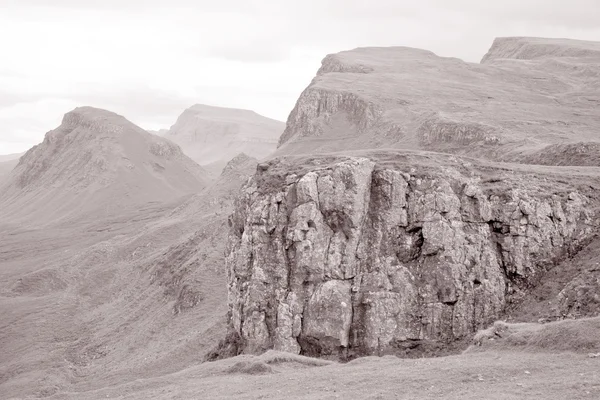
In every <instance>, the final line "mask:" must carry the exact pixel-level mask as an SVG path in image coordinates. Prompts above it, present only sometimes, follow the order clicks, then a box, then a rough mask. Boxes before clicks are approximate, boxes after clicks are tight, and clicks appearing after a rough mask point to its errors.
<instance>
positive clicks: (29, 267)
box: [0, 110, 257, 398]
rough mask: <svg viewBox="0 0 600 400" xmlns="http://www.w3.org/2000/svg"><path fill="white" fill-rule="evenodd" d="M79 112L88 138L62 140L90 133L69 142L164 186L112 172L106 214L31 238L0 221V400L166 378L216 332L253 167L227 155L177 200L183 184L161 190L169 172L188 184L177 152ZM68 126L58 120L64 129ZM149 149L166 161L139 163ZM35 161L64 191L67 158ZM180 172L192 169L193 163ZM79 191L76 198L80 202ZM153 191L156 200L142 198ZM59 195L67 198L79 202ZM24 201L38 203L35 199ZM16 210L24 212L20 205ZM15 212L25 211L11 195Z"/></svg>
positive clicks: (34, 231)
mask: <svg viewBox="0 0 600 400" xmlns="http://www.w3.org/2000/svg"><path fill="white" fill-rule="evenodd" d="M88 111H89V112H90V113H92V115H89V113H88ZM81 112H84V114H86V115H87V117H89V118H91V119H92V120H93V121H95V122H94V123H93V124H92V125H94V124H97V125H98V126H97V129H96V128H94V129H92V128H91V127H89V126H88V125H90V123H88V122H78V123H77V126H78V127H77V128H75V131H78V132H77V133H72V134H67V136H72V135H76V136H79V135H83V136H85V135H93V136H94V138H89V137H88V138H86V139H83V140H85V141H89V143H88V144H89V149H90V150H91V152H92V153H93V156H94V155H99V154H103V156H104V157H107V158H108V157H109V156H108V154H106V153H105V151H108V150H110V151H111V152H116V151H117V150H118V152H117V153H116V154H117V156H118V157H110V158H109V160H110V162H112V163H117V164H118V163H119V162H120V161H119V158H121V156H122V154H126V155H127V156H128V158H129V159H130V160H132V161H131V162H132V164H133V163H134V162H135V164H134V165H135V168H133V170H134V171H135V170H136V169H141V170H142V172H144V171H146V169H145V168H142V167H143V162H141V161H144V162H146V161H149V160H151V161H153V162H160V163H161V165H163V167H164V170H161V171H162V173H164V174H168V175H166V177H165V179H171V180H173V182H172V183H168V184H169V185H170V186H166V185H167V183H165V182H162V179H159V180H158V181H156V179H157V176H155V175H154V174H150V175H149V176H146V177H145V178H144V177H143V176H140V174H136V175H134V176H133V177H128V176H127V174H128V173H129V172H130V171H129V170H123V169H119V170H118V171H119V173H118V174H117V176H112V175H110V176H109V178H110V179H111V180H109V178H106V180H107V181H108V183H107V186H106V187H105V188H104V189H102V190H106V191H107V194H110V195H112V196H113V197H112V198H111V199H109V200H107V202H108V201H109V202H110V204H120V206H119V207H118V208H116V209H113V210H112V211H111V212H110V213H108V212H107V213H102V212H98V210H96V209H95V208H94V207H86V208H85V210H86V212H85V213H83V214H77V218H69V219H64V218H63V219H58V220H57V219H54V220H53V222H54V223H52V224H45V225H44V226H43V229H39V227H40V223H39V221H38V220H35V219H24V220H20V221H18V222H19V223H15V220H14V219H11V218H8V217H9V216H7V217H6V218H5V217H4V216H2V217H1V218H0V265H1V268H0V320H2V321H3V322H4V324H3V327H2V340H1V346H2V350H3V356H2V357H1V358H0V393H2V397H3V398H26V397H36V398H37V397H48V396H52V395H54V394H56V395H58V396H59V397H60V396H62V395H64V394H66V393H67V392H70V393H78V395H77V396H78V397H79V398H94V397H97V396H96V395H94V394H90V393H84V392H93V391H95V390H98V389H101V388H102V387H105V386H113V387H114V386H119V385H121V384H124V383H127V382H130V381H132V380H137V379H142V380H144V379H149V378H151V377H156V376H165V375H168V374H171V373H176V372H177V371H179V370H182V369H184V368H187V367H188V366H190V365H194V364H197V363H199V362H201V360H202V359H203V357H204V354H206V353H207V352H208V351H209V350H210V349H211V348H213V347H214V346H215V345H216V344H217V343H218V340H219V338H220V335H221V333H222V332H223V331H224V330H225V314H226V312H227V288H226V270H225V269H224V268H223V253H224V249H225V244H226V238H227V229H224V227H225V226H227V218H228V216H229V215H230V214H231V212H232V211H233V201H234V199H235V197H236V196H237V195H238V193H239V188H240V186H241V185H242V183H244V182H245V181H247V180H248V177H249V176H250V175H251V174H252V173H253V172H254V171H255V170H256V165H257V161H256V160H255V159H252V158H251V157H248V156H246V155H244V154H240V155H238V156H236V157H234V159H232V160H230V162H229V163H228V164H227V165H226V167H225V168H224V171H223V173H222V174H221V175H220V176H219V177H217V179H216V180H215V181H214V182H207V183H206V187H205V188H204V189H200V190H198V192H195V193H191V194H190V190H189V189H188V185H187V182H184V183H186V185H185V186H183V187H181V188H180V187H179V186H175V185H177V184H178V181H177V179H175V178H177V177H174V176H172V175H171V173H173V174H175V173H177V174H187V173H189V171H187V170H186V169H184V168H183V167H182V166H181V165H179V167H176V164H177V163H180V164H183V165H184V166H186V165H187V164H188V163H192V162H191V161H190V160H187V158H185V156H181V154H179V153H178V152H179V150H178V147H177V146H175V145H173V144H172V143H170V142H168V141H166V140H164V139H156V138H150V141H149V142H148V136H147V135H148V134H145V133H143V132H138V131H137V129H134V128H133V127H132V126H131V125H130V124H129V123H127V122H125V121H124V119H122V118H121V117H118V116H115V115H114V114H112V113H107V112H105V111H99V110H76V112H75V114H79V113H81ZM72 117H75V116H73V115H71V114H68V115H67V116H66V117H65V119H67V120H70V119H71V118H72ZM77 118H79V117H77ZM107 118H108V120H110V121H111V124H110V126H107V125H106V124H107V123H108V122H107ZM99 121H102V124H100V123H99ZM82 125H83V126H82ZM100 125H102V127H100ZM66 126H69V127H70V126H71V125H69V124H67V123H63V125H62V126H61V128H59V129H58V130H56V131H54V132H55V133H53V134H49V136H50V137H51V139H50V140H51V142H52V143H56V141H57V140H59V139H58V137H57V136H61V137H62V135H63V134H65V132H66V131H69V130H70V128H68V129H67V128H66ZM115 126H117V127H121V128H124V130H123V131H122V132H120V133H118V135H124V134H126V135H129V136H130V137H129V138H128V139H129V140H130V141H131V142H132V144H133V145H134V146H132V147H133V148H134V150H135V152H134V153H135V154H136V157H137V158H136V159H133V156H132V153H131V149H130V148H129V147H128V145H129V142H127V143H126V146H125V147H122V146H121V141H120V140H117V139H118V137H116V136H114V134H113V133H111V132H112V130H113V129H115V130H119V129H117V128H115ZM110 127H113V128H111V129H108V128H110ZM119 131H120V130H119ZM96 136H98V137H99V140H95V138H96ZM47 139H48V137H47ZM62 140H63V141H66V140H67V138H66V137H62ZM69 140H71V142H70V143H71V144H70V145H69V146H75V143H74V142H73V141H77V140H79V139H77V137H70V139H69ZM155 140H156V143H159V144H161V145H163V144H164V145H165V146H167V147H166V148H167V149H170V151H168V152H167V151H162V152H160V153H162V154H163V156H162V157H167V155H169V154H170V155H169V157H168V159H167V161H165V160H163V159H162V158H155V157H154V155H153V153H150V155H148V154H147V151H146V147H147V146H150V148H152V143H155ZM107 142H108V143H107ZM109 143H112V144H111V145H109ZM40 146H41V147H44V144H42V145H40ZM80 147H81V143H79V144H78V145H77V146H75V149H73V150H69V149H67V148H66V146H63V147H60V150H57V152H58V153H64V154H71V153H73V152H75V150H76V149H79V148H80ZM161 148H162V147H161ZM45 150H46V151H48V152H49V151H50V148H49V147H48V148H45ZM172 152H175V153H176V154H179V156H177V157H174V155H173V154H171V153H172ZM179 157H183V158H181V159H179ZM48 158H50V159H52V160H54V161H55V168H54V169H52V170H51V171H50V172H47V174H49V176H50V177H55V180H54V181H60V182H63V185H62V186H61V187H59V189H60V188H66V189H65V190H67V189H68V187H70V186H73V185H74V184H76V183H77V182H79V180H81V179H82V176H79V175H74V172H71V169H70V168H69V166H70V164H69V163H68V162H67V161H68V160H67V159H64V160H63V159H62V158H61V157H57V155H54V156H52V157H50V156H49V157H48ZM45 159H46V158H45ZM182 160H183V161H182ZM185 160H187V161H185ZM75 161H76V160H75ZM138 161H140V162H138ZM38 163H39V164H43V161H39V162H38ZM77 165H81V166H80V168H79V169H82V170H84V171H89V172H87V173H89V174H94V175H93V177H94V179H99V178H100V177H102V176H104V173H103V171H100V172H98V171H96V170H94V169H93V168H88V167H86V166H85V163H83V164H77ZM194 166H195V167H194ZM59 168H61V169H62V171H61V170H60V169H59ZM189 168H190V170H191V171H196V172H198V171H200V172H201V169H199V167H198V166H197V165H195V164H193V163H192V166H190V167H189ZM152 171H153V169H152ZM144 173H145V172H144ZM44 176H45V175H44ZM162 176H164V175H162ZM194 176H195V175H194ZM45 179H48V180H49V178H43V177H39V178H36V179H35V180H32V181H31V185H33V186H34V187H37V186H36V185H39V184H42V183H43V182H45ZM136 179H140V180H141V179H144V180H145V181H144V182H141V183H143V184H140V185H138V186H137V187H134V188H129V187H128V186H126V185H124V184H119V182H122V181H126V182H128V183H133V182H134V181H135V180H136ZM190 179H191V178H190ZM49 181H50V180H49ZM192 182H193V183H194V184H193V185H192V184H190V185H189V187H190V188H193V189H194V190H196V189H197V188H198V187H200V186H202V185H201V184H200V183H198V180H194V181H192ZM136 183H137V182H136ZM68 185H69V186H68ZM149 186H151V187H149ZM87 189H89V187H84V188H83V189H82V191H83V193H86V190H87ZM23 190H27V189H26V188H25V189H23ZM47 190H48V192H50V193H52V195H53V196H56V197H59V198H67V199H68V198H69V197H68V196H66V195H65V196H63V197H60V193H58V189H56V190H55V189H53V188H51V187H49V188H48V189H47ZM73 190H74V189H73ZM102 190H99V191H94V192H92V194H91V195H90V197H89V198H91V199H94V198H98V197H99V196H100V192H101V191H102ZM132 190H140V191H142V193H140V194H139V195H138V194H136V193H133V192H132ZM157 190H159V191H163V190H164V191H166V192H167V193H155V192H156V191H157ZM67 192H68V193H67V194H68V195H69V196H73V197H75V198H77V199H81V196H79V192H75V194H73V193H72V192H71V191H70V190H68V191H67ZM170 192H173V193H170ZM33 193H37V194H38V195H42V194H43V191H41V190H40V191H37V190H36V191H34V192H33ZM182 193H184V194H183V196H180V195H181V194H182ZM185 193H188V194H185ZM178 196H180V197H178ZM26 199H28V200H32V201H33V199H32V197H29V196H28V197H26ZM15 201H17V202H18V203H17V204H20V205H21V206H26V205H24V204H23V203H22V201H23V198H22V197H15ZM48 203H49V204H43V203H41V202H39V203H37V206H38V207H40V208H41V209H42V210H43V211H40V212H39V213H37V218H38V219H42V218H45V219H47V218H48V217H47V215H46V214H48V213H51V212H52V211H53V208H54V207H56V202H52V201H51V200H50V201H48ZM72 204H74V206H77V204H76V203H74V202H73V203H72ZM9 205H10V204H9ZM61 215H62V216H64V215H65V210H63V211H62V212H61ZM68 215H70V214H68Z"/></svg>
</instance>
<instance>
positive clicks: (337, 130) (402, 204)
mask: <svg viewBox="0 0 600 400" xmlns="http://www.w3.org/2000/svg"><path fill="white" fill-rule="evenodd" d="M598 49H599V45H598V44H596V43H590V42H579V41H570V40H554V39H534V38H505V39H499V40H497V41H496V42H495V43H494V44H493V46H492V48H491V49H490V51H489V52H488V54H487V55H486V56H485V57H484V59H483V61H482V63H481V64H471V63H465V62H463V61H460V60H457V59H452V58H441V57H437V56H435V55H434V54H433V53H430V52H427V51H424V50H416V49H408V48H386V49H384V48H362V49H356V50H352V51H348V52H343V53H339V54H336V55H330V56H327V57H326V58H325V59H324V61H323V65H322V68H321V69H320V70H319V72H318V73H317V77H316V78H315V79H314V80H313V81H312V82H311V83H310V85H309V86H308V88H307V89H306V90H305V91H304V93H303V94H302V95H301V96H300V98H299V100H298V103H297V105H296V107H295V108H294V110H293V111H292V112H291V114H290V117H289V119H288V122H287V125H286V127H285V132H284V133H283V135H282V136H281V137H280V140H279V148H278V150H277V151H276V153H275V154H273V155H271V156H269V157H267V159H266V161H265V160H264V159H263V160H261V162H259V161H258V160H256V158H259V157H260V158H264V157H266V156H268V152H267V148H271V149H273V148H274V145H275V142H274V141H272V139H273V138H276V137H277V136H278V133H277V134H276V133H274V131H273V130H274V126H275V125H277V124H273V127H272V128H273V130H271V128H269V129H267V127H271V125H270V123H269V124H267V123H266V122H264V120H262V119H261V118H262V117H260V118H258V117H257V116H256V114H253V113H251V112H249V111H239V110H235V112H234V111H231V110H224V109H215V108H209V107H206V106H194V107H192V108H191V109H190V110H188V111H189V112H188V111H186V113H187V114H186V113H184V115H185V118H184V115H182V117H181V118H180V121H178V123H177V124H176V125H175V126H174V127H176V126H177V127H178V128H177V132H178V135H179V133H181V135H182V136H181V138H187V139H185V140H184V142H179V143H181V148H180V147H179V146H178V145H176V144H174V143H172V142H171V141H169V140H165V139H163V138H161V137H158V136H155V135H152V134H149V133H148V132H145V131H143V130H142V129H140V128H138V127H136V126H135V125H133V124H131V123H130V122H128V121H127V120H125V119H124V118H123V117H120V116H117V115H116V114H113V113H109V112H107V111H103V110H96V109H91V108H81V109H76V110H74V111H73V112H71V113H69V114H67V115H66V116H65V118H64V120H63V123H62V125H61V126H60V127H59V128H57V129H56V130H54V131H52V132H49V133H48V134H47V135H46V138H45V139H44V142H43V143H41V144H40V145H38V146H36V147H34V148H33V149H31V150H30V151H29V152H27V153H26V154H25V155H24V156H23V157H22V158H21V160H20V161H19V163H18V165H17V166H16V168H15V169H14V170H13V171H11V172H10V174H9V175H7V176H5V179H4V181H2V180H1V179H2V178H1V177H0V321H2V322H1V324H0V351H1V352H2V357H1V358H0V397H1V398H7V399H21V398H51V399H88V398H89V399H100V398H103V399H104V398H122V399H138V398H157V399H163V398H182V399H185V398H234V397H235V398H307V399H313V398H342V397H345V398H355V397H358V398H374V399H375V398H386V399H387V398H441V397H443V398H456V399H471V398H472V399H480V398H503V399H504V398H528V399H529V398H539V399H563V398H573V399H597V398H598V397H599V396H600V377H599V376H598V373H597V371H598V370H599V365H598V363H599V362H600V361H599V360H600V347H599V343H598V340H597V337H598V331H599V329H600V328H599V326H598V317H597V315H598V313H599V311H600V297H599V296H600V292H599V291H600V269H599V267H598V266H599V265H600V250H599V249H600V239H599V238H598V237H597V229H598V224H599V218H600V214H599V213H598V206H599V205H600V198H599V196H598V194H597V193H598V188H599V186H600V168H599V166H598V163H597V158H596V156H595V154H596V153H597V147H598V143H597V134H598V127H599V126H600V114H599V112H600V108H599V107H597V101H598V100H599V99H598V95H597V94H598V88H599V85H598V84H599V76H600V74H599V73H598V71H599V65H600V62H599V59H600V57H599V56H598ZM210 115H212V116H210ZM215 115H217V116H218V117H217V116H215ZM234 117H235V118H234ZM257 118H258V120H260V121H262V122H260V121H258V122H257V127H256V129H257V130H256V131H255V133H251V134H248V133H244V134H242V133H240V132H242V131H243V130H242V129H241V128H239V131H238V128H232V126H235V125H236V124H238V125H239V127H241V126H245V124H246V122H248V121H255V122H256V121H257ZM232 119H235V120H236V121H237V122H235V123H233V125H231V124H230V123H231V120H232ZM227 121H228V122H227ZM253 123H254V122H253ZM262 123H264V125H262ZM277 126H279V127H280V128H283V127H282V126H281V125H277ZM215 127H216V128H215ZM212 128H215V130H212ZM171 131H173V129H172V130H171ZM281 131H283V129H281V130H280V132H281ZM215 132H216V133H218V134H214V133H215ZM170 133H172V132H170ZM247 137H260V138H267V139H268V140H266V139H265V142H253V143H261V144H260V146H258V145H257V146H258V147H253V146H254V145H249V144H248V143H246V142H247V141H245V139H244V138H247ZM171 139H172V140H174V141H177V140H178V139H175V138H173V137H172V138H171ZM197 139H199V140H200V143H204V144H202V145H199V144H198V140H197ZM216 139H218V140H216ZM182 140H183V139H182ZM213 140H216V141H213ZM186 141H187V142H186ZM186 143H187V144H190V143H191V145H190V146H189V147H190V148H191V149H194V148H196V149H197V156H198V157H201V159H198V158H197V160H198V161H199V162H200V163H203V164H208V163H212V164H210V165H207V168H202V167H200V166H199V165H197V164H196V163H194V162H193V161H192V160H191V159H190V158H188V157H187V156H186V155H184V154H183V153H184V152H188V153H187V154H188V155H192V157H195V156H194V154H193V153H190V152H189V150H188V149H187V147H186V146H187V145H186ZM194 143H196V144H194ZM269 146H271V147H269ZM253 149H254V150H253ZM182 150H183V151H182ZM241 150H243V151H244V153H242V152H241ZM246 150H249V151H248V152H246ZM258 150H260V151H264V153H261V154H258V153H256V152H254V151H258ZM230 151H231V153H229V152H230ZM225 155H226V156H227V157H229V158H230V160H229V162H227V163H225V159H224V157H225ZM207 157H208V158H207ZM210 157H213V158H214V159H213V158H210ZM221 169H222V172H220V170H221ZM240 188H241V189H240ZM585 317H591V318H585ZM580 318H584V319H580ZM496 319H504V320H509V321H526V322H523V323H514V324H513V323H502V322H501V323H496V324H493V325H492V323H493V322H494V321H495V320H496ZM478 331H479V332H478ZM476 332H478V333H477V334H476ZM474 335H476V336H475V338H476V340H475V345H471V346H470V347H468V346H469V345H470V344H472V343H473V342H472V340H471V339H472V338H473V336H474ZM219 342H220V343H219ZM217 344H218V346H217ZM467 347H468V349H467V351H466V352H464V353H462V354H456V353H460V352H461V351H462V350H464V349H466V348H467ZM268 349H277V350H283V351H285V353H282V352H278V351H273V350H270V351H268V352H267V353H263V352H264V351H265V350H268ZM259 353H260V354H259ZM293 353H300V355H297V354H293ZM449 353H455V355H450V356H445V357H438V358H416V359H412V360H402V359H399V358H397V357H391V356H386V354H394V355H398V356H400V357H422V356H428V355H435V356H440V355H448V354H449ZM303 355H310V356H319V357H321V358H329V360H325V359H315V358H307V357H304V356H303ZM370 355H381V356H382V357H371V356H370ZM232 356H233V357H232ZM357 356H366V357H360V358H357ZM219 358H226V359H223V360H217V361H215V362H205V361H206V360H216V359H219ZM339 360H342V361H349V362H347V363H339ZM399 377H401V379H399ZM494 396H496V397H494Z"/></svg>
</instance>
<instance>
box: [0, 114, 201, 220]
mask: <svg viewBox="0 0 600 400" xmlns="http://www.w3.org/2000/svg"><path fill="white" fill-rule="evenodd" d="M207 182H208V178H207V174H206V172H205V171H204V170H203V169H202V168H201V167H200V166H198V165H197V164H196V163H194V162H193V161H192V160H190V159H189V158H188V157H187V156H185V155H184V154H183V153H182V152H181V149H180V148H179V147H178V146H177V145H175V144H173V143H172V142H170V141H168V140H165V139H163V138H160V137H158V136H156V135H152V134H150V133H148V132H146V131H145V130H143V129H141V128H140V127H138V126H136V125H134V124H133V123H131V122H129V121H128V120H126V119H125V118H124V117H122V116H120V115H117V114H114V113H112V112H109V111H105V110H100V109H95V108H91V107H81V108H77V109H75V110H73V111H71V112H69V113H67V114H66V115H65V116H64V118H63V121H62V124H61V125H60V126H59V127H58V128H57V129H55V130H53V131H51V132H49V133H47V134H46V137H45V139H44V141H43V142H42V143H41V144H39V145H37V146H35V147H33V148H32V149H30V150H29V151H28V152H27V153H26V154H25V155H24V156H23V157H21V159H20V161H19V163H18V165H17V166H16V167H15V168H14V170H13V171H12V172H11V173H10V175H9V176H8V177H6V178H5V180H4V182H3V183H2V187H0V217H1V216H2V214H4V215H6V216H7V217H8V216H11V217H15V216H20V217H23V218H25V217H27V218H39V219H40V220H52V219H54V218H60V217H65V216H67V215H73V214H77V213H83V212H85V213H89V212H92V211H94V212H102V213H103V214H110V213H111V212H113V211H115V212H116V211H119V210H122V209H123V208H127V207H129V208H135V207H137V206H138V205H140V204H144V203H150V202H157V201H167V200H171V199H174V198H177V197H180V196H182V195H185V194H189V193H195V192H198V191H200V190H201V189H202V188H204V187H205V186H206V184H207Z"/></svg>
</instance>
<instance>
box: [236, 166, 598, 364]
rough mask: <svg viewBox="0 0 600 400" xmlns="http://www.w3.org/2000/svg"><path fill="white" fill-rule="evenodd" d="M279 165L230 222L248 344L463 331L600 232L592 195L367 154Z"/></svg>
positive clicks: (372, 341) (314, 347)
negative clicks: (301, 166)
mask: <svg viewBox="0 0 600 400" xmlns="http://www.w3.org/2000/svg"><path fill="white" fill-rule="evenodd" d="M272 169H276V168H273V167H270V168H269V169H267V170H265V171H259V172H257V175H256V177H255V178H253V179H252V180H250V181H249V182H248V184H247V185H246V187H245V189H244V193H245V194H244V195H243V197H242V198H240V199H239V200H238V203H237V206H236V210H235V212H234V214H233V215H232V217H231V218H230V224H231V234H230V240H229V244H228V249H227V254H226V256H227V266H228V270H229V307H230V310H231V321H230V329H231V330H233V331H235V333H237V334H238V335H240V337H241V338H242V339H243V342H244V343H247V345H246V347H245V349H244V351H245V352H256V351H261V350H264V349H266V348H275V349H276V350H282V351H288V352H293V353H303V354H309V355H322V354H337V352H338V351H340V350H347V351H351V352H352V353H355V354H363V355H364V354H377V353H381V352H382V351H383V352H385V351H389V350H391V349H392V348H393V347H394V346H397V345H398V343H413V342H416V341H423V340H425V341H439V342H450V341H453V340H456V339H460V338H463V337H466V336H468V335H470V334H472V333H473V332H475V331H477V330H478V329H479V328H481V327H482V326H484V325H486V324H488V323H490V322H491V321H493V320H495V319H497V318H498V317H499V316H500V314H501V313H502V311H503V310H504V308H505V306H506V305H507V303H508V302H510V301H511V299H513V298H516V297H518V296H519V294H520V293H522V292H523V290H525V289H527V288H528V287H529V286H530V285H531V284H532V283H534V282H535V280H536V279H537V278H538V276H539V275H540V274H542V273H543V271H544V269H545V268H546V267H547V266H548V265H551V264H552V263H555V262H556V261H557V260H559V259H560V258H561V257H564V256H565V255H566V254H568V252H569V249H571V248H574V247H576V246H577V245H578V244H579V243H581V242H583V241H585V240H587V239H588V238H589V237H590V236H591V235H592V234H593V230H594V226H593V224H594V223H593V218H592V217H593V216H592V214H591V212H590V211H588V207H587V205H588V203H589V200H588V199H587V198H586V197H585V196H584V195H583V194H581V193H579V192H577V191H574V190H571V191H570V192H565V189H564V188H561V189H560V190H559V189H556V190H551V189H548V186H547V185H546V186H544V187H545V188H546V189H543V187H542V186H535V185H533V184H529V183H528V185H523V184H514V182H510V181H509V182H505V185H500V186H494V185H487V184H485V183H482V181H481V179H480V178H479V177H478V176H477V175H476V174H473V173H472V172H471V173H465V172H460V171H458V170H457V169H453V168H441V169H440V170H439V171H438V172H431V171H428V172H427V173H423V172H419V170H418V169H415V168H412V169H410V170H403V169H404V168H393V167H383V166H378V165H376V163H375V162H373V161H372V160H370V159H367V158H347V159H344V160H341V161H339V162H335V163H330V164H328V165H327V166H320V167H317V166H315V167H314V168H312V169H310V170H309V171H304V172H302V173H298V172H297V171H296V172H290V173H289V174H288V175H287V176H286V177H283V178H282V177H281V176H279V175H278V176H276V177H275V175H273V179H271V180H269V176H270V175H269V174H271V173H272V174H276V173H277V172H271V171H272ZM511 176H512V178H510V179H514V180H518V179H520V178H519V177H518V174H513V175H511ZM274 182H275V183H274Z"/></svg>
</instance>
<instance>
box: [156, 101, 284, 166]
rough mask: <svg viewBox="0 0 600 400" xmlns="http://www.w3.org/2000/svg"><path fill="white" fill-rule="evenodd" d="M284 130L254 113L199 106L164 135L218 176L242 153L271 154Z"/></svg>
mask: <svg viewBox="0 0 600 400" xmlns="http://www.w3.org/2000/svg"><path fill="white" fill-rule="evenodd" d="M284 128H285V124H284V123H283V122H280V121H276V120H273V119H270V118H266V117H263V116H261V115H259V114H257V113H255V112H254V111H250V110H240V109H233V108H222V107H213V106H207V105H203V104H196V105H194V106H192V107H190V108H188V109H187V110H185V111H184V112H183V113H182V114H181V116H180V117H179V118H178V119H177V122H176V123H175V124H174V125H173V126H172V127H171V129H169V131H168V132H167V133H165V134H164V135H163V136H164V137H166V138H168V139H170V140H172V141H173V142H175V143H177V144H179V145H180V146H181V148H182V149H183V151H184V152H185V154H187V155H188V156H189V157H191V158H192V159H193V160H194V161H196V162H197V163H198V164H200V165H202V166H207V167H208V168H209V169H210V170H211V171H214V172H215V173H217V174H218V173H219V172H220V170H221V169H222V168H223V166H224V165H225V164H226V163H227V162H228V161H229V160H230V159H231V158H233V157H234V156H235V155H237V154H239V153H245V154H248V155H249V156H251V157H254V158H258V159H262V158H264V157H266V156H268V155H270V154H271V153H272V152H273V151H275V148H276V146H277V139H278V138H279V136H280V135H281V132H283V129H284Z"/></svg>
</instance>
